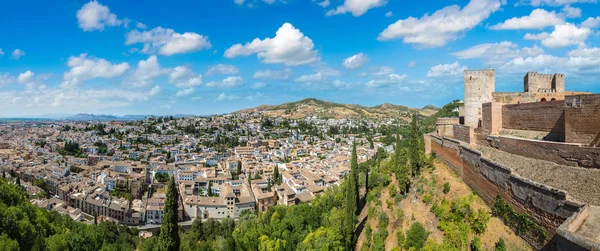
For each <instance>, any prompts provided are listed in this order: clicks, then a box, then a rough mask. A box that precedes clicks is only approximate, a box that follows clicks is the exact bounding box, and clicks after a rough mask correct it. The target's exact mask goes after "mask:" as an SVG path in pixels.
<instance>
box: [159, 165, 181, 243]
mask: <svg viewBox="0 0 600 251" xmlns="http://www.w3.org/2000/svg"><path fill="white" fill-rule="evenodd" d="M178 205H179V192H178V191H177V185H176V184H175V178H174V177H173V176H171V179H170V180H169V184H168V187H167V198H166V200H165V207H164V214H163V218H162V224H161V226H160V235H159V237H158V249H159V250H164V251H177V250H179V245H180V239H179V226H178V225H177V218H178V217H177V208H178Z"/></svg>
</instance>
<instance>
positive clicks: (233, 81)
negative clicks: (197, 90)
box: [206, 76, 244, 88]
mask: <svg viewBox="0 0 600 251" xmlns="http://www.w3.org/2000/svg"><path fill="white" fill-rule="evenodd" d="M243 83H244V79H243V78H242V77H240V76H234V77H227V78H225V79H223V80H222V81H212V82H209V83H208V84H206V86H208V87H218V88H233V87H236V86H239V85H241V84H243Z"/></svg>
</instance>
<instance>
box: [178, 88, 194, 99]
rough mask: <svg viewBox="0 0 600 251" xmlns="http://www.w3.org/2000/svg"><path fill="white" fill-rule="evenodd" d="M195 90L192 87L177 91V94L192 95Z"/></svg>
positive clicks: (181, 95) (180, 95)
mask: <svg viewBox="0 0 600 251" xmlns="http://www.w3.org/2000/svg"><path fill="white" fill-rule="evenodd" d="M194 91H195V90H194V88H193V87H190V88H187V89H184V90H181V91H178V92H177V93H175V96H176V97H183V96H187V95H190V94H192V93H194Z"/></svg>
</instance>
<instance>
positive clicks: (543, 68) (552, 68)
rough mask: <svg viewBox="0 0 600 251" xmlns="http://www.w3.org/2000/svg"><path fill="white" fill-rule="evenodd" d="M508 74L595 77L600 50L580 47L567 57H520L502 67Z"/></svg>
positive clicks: (599, 64) (597, 71) (599, 66)
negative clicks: (553, 73) (552, 74)
mask: <svg viewBox="0 0 600 251" xmlns="http://www.w3.org/2000/svg"><path fill="white" fill-rule="evenodd" d="M500 69H501V70H502V71H505V72H508V73H519V74H521V73H523V71H524V69H526V70H527V71H539V72H561V73H565V74H568V75H569V76H574V75H581V74H585V73H592V74H591V76H593V77H595V76H597V74H598V73H600V48H598V47H591V48H590V47H585V46H579V47H578V48H576V49H573V50H571V51H569V52H567V56H566V57H557V56H553V55H547V54H542V55H538V56H534V57H518V58H514V59H512V60H510V61H508V62H507V63H506V64H504V65H503V66H502V67H500ZM594 81H595V80H594Z"/></svg>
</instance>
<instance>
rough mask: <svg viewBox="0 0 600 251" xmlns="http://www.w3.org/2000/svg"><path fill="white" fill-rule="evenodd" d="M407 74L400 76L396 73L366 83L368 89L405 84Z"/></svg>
mask: <svg viewBox="0 0 600 251" xmlns="http://www.w3.org/2000/svg"><path fill="white" fill-rule="evenodd" d="M406 77H407V76H406V74H402V75H398V74H396V73H391V74H387V75H384V76H380V77H378V78H376V79H372V80H370V81H368V82H366V83H365V86H366V87H367V88H378V87H384V86H390V85H395V84H399V83H402V82H404V80H405V79H406Z"/></svg>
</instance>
